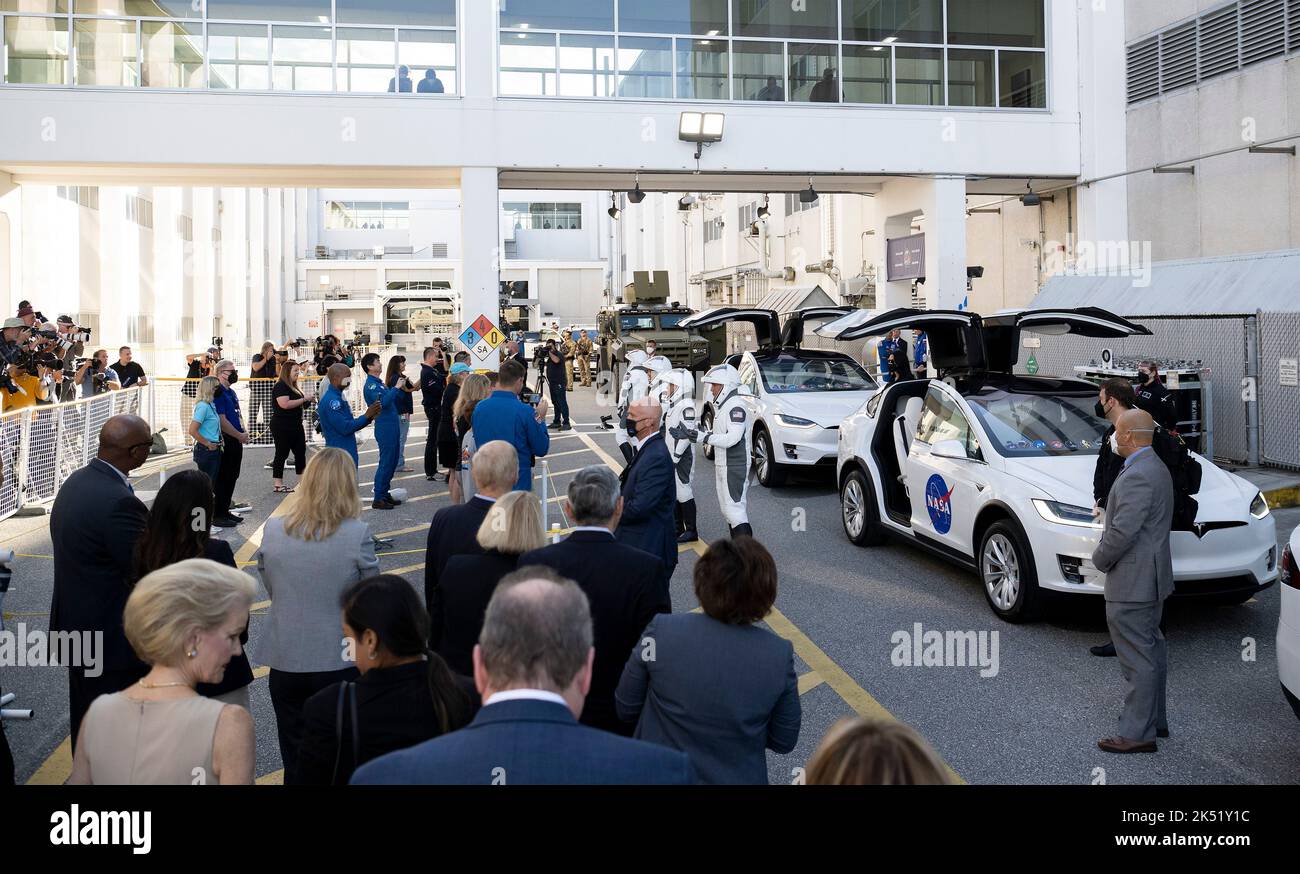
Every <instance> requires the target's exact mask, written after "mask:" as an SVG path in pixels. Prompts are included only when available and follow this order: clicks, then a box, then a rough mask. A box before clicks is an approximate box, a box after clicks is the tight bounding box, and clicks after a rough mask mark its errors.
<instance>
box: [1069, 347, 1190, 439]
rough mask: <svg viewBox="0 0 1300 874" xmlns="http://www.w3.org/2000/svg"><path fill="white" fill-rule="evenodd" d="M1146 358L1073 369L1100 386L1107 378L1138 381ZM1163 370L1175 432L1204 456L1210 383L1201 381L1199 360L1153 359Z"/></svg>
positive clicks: (1161, 371) (1096, 362)
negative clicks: (1141, 365) (1172, 411)
mask: <svg viewBox="0 0 1300 874" xmlns="http://www.w3.org/2000/svg"><path fill="white" fill-rule="evenodd" d="M1143 360H1145V359H1138V358H1114V359H1112V360H1111V362H1110V364H1109V365H1104V364H1102V363H1101V362H1099V361H1095V360H1094V361H1092V362H1091V363H1090V364H1088V365H1079V366H1076V367H1075V368H1074V374H1075V376H1077V377H1079V378H1080V379H1086V380H1087V381H1088V382H1091V383H1093V384H1095V385H1101V384H1102V383H1103V382H1105V381H1106V380H1108V379H1111V378H1113V377H1119V378H1120V379H1125V380H1128V381H1129V382H1137V378H1138V365H1139V364H1140V363H1141V362H1142V361H1143ZM1152 360H1153V361H1155V364H1156V366H1157V367H1159V368H1160V378H1161V380H1162V381H1163V382H1164V384H1165V388H1166V389H1168V390H1169V394H1170V395H1171V396H1172V397H1173V399H1174V418H1175V425H1174V430H1175V431H1176V432H1177V433H1178V436H1180V437H1182V438H1183V440H1184V442H1186V443H1187V447H1188V448H1189V449H1191V450H1192V451H1193V452H1199V453H1201V454H1202V455H1204V454H1205V452H1204V448H1205V446H1206V445H1207V441H1206V438H1207V436H1208V432H1209V430H1210V424H1211V423H1210V421H1209V418H1208V415H1207V414H1206V403H1205V393H1206V391H1207V390H1208V389H1209V384H1208V380H1206V379H1203V378H1202V375H1201V374H1202V369H1201V362H1199V361H1186V360H1180V361H1161V360H1159V359H1152Z"/></svg>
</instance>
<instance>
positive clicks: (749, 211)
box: [737, 203, 758, 233]
mask: <svg viewBox="0 0 1300 874" xmlns="http://www.w3.org/2000/svg"><path fill="white" fill-rule="evenodd" d="M737 213H738V215H739V216H740V231H741V233H744V232H745V231H746V230H748V228H749V226H750V225H752V224H753V223H754V222H756V221H758V204H757V203H746V204H744V205H742V206H741V207H740V209H739V210H737Z"/></svg>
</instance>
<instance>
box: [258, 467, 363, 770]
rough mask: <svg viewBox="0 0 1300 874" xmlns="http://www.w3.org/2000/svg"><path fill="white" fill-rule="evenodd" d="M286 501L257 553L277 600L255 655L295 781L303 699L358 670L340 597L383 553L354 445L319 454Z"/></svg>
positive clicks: (268, 588) (269, 589)
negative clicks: (343, 628)
mask: <svg viewBox="0 0 1300 874" xmlns="http://www.w3.org/2000/svg"><path fill="white" fill-rule="evenodd" d="M286 504H288V505H289V509H288V512H286V513H285V514H284V515H283V516H272V517H271V518H270V519H268V520H266V527H265V528H264V529H263V532H262V546H261V548H260V549H259V550H258V551H257V555H256V559H257V569H258V572H259V573H260V574H261V576H262V584H263V585H264V586H266V591H267V594H269V595H270V596H271V599H272V603H271V609H270V612H269V615H268V616H267V620H266V626H265V627H264V629H263V630H262V633H261V634H260V636H259V637H258V638H257V641H256V646H254V655H255V660H256V661H257V662H258V663H260V664H263V665H266V666H268V667H270V669H271V676H270V691H271V705H272V707H273V708H274V709H275V721H276V731H277V732H278V734H279V738H280V758H281V759H282V761H283V762H284V782H285V783H294V782H296V780H297V767H298V745H299V741H300V739H301V737H302V707H303V704H304V703H305V702H306V700H307V699H308V698H310V697H311V696H312V695H314V694H315V693H317V692H319V691H320V690H321V689H324V688H325V687H326V686H330V685H332V684H334V683H338V682H341V681H345V680H352V679H355V678H356V677H357V669H356V667H355V666H354V664H353V661H352V653H351V652H350V651H348V650H347V649H346V648H345V647H344V646H343V645H342V644H341V643H340V639H341V638H340V634H339V598H340V596H342V594H343V591H344V590H345V589H347V587H348V586H350V585H352V584H353V583H355V582H357V581H358V580H363V579H365V578H366V577H369V576H372V575H373V574H375V573H377V572H378V570H379V561H378V559H376V558H375V547H374V542H373V540H372V539H371V537H370V531H369V530H368V529H367V528H366V525H365V523H364V522H362V521H361V519H360V518H359V517H360V515H361V497H360V494H359V493H358V492H357V469H356V466H355V465H354V464H353V462H352V456H351V455H349V454H348V453H347V452H344V451H343V450H342V449H338V448H334V447H331V448H326V449H322V450H321V451H320V452H318V453H316V454H315V455H313V456H312V459H311V461H309V462H308V463H307V470H306V472H304V474H303V477H302V479H301V480H300V481H299V483H298V489H297V493H296V494H294V495H293V496H291V497H289V498H287V499H286Z"/></svg>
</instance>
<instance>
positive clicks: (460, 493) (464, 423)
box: [448, 373, 492, 504]
mask: <svg viewBox="0 0 1300 874" xmlns="http://www.w3.org/2000/svg"><path fill="white" fill-rule="evenodd" d="M491 393H492V384H491V381H490V380H489V379H488V378H487V376H486V375H484V374H482V373H471V374H470V375H469V376H467V377H465V381H464V382H462V383H461V384H460V393H459V394H457V395H456V403H455V404H454V405H453V407H452V411H451V416H452V421H453V422H455V423H456V439H457V440H458V441H459V443H458V449H459V452H460V455H459V458H460V463H459V464H458V465H452V470H453V471H459V475H457V474H456V473H455V472H453V473H452V475H451V479H450V480H449V481H448V488H449V489H450V491H451V502H452V503H453V504H460V503H464V501H465V496H466V495H472V494H474V477H473V475H472V474H471V473H470V464H471V460H472V459H473V457H474V452H475V450H476V449H477V448H478V447H477V446H476V445H475V440H474V434H473V431H472V429H471V428H470V423H471V422H473V421H474V408H475V407H477V406H478V402H479V401H481V400H483V399H484V398H485V397H487V396H488V395H490V394H491Z"/></svg>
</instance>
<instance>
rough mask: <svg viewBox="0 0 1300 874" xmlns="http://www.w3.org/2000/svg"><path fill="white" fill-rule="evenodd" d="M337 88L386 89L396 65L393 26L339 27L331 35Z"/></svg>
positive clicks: (353, 89) (354, 90)
mask: <svg viewBox="0 0 1300 874" xmlns="http://www.w3.org/2000/svg"><path fill="white" fill-rule="evenodd" d="M334 57H335V58H336V59H337V60H338V88H339V90H340V91H351V92H368V93H371V94H375V93H381V92H383V91H385V90H387V88H388V85H389V82H390V80H391V79H392V78H393V70H394V69H395V67H396V64H397V41H396V36H395V34H394V32H393V31H392V29H379V28H373V29H367V28H360V27H340V28H339V29H338V30H337V31H336V32H335V37H334Z"/></svg>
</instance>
